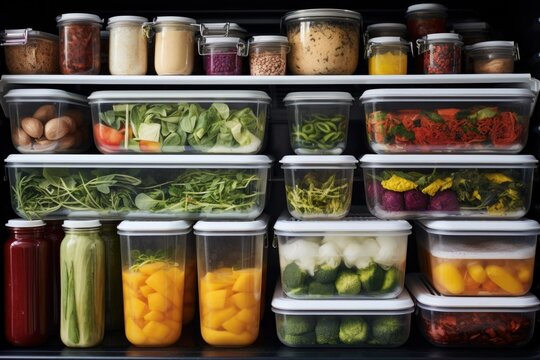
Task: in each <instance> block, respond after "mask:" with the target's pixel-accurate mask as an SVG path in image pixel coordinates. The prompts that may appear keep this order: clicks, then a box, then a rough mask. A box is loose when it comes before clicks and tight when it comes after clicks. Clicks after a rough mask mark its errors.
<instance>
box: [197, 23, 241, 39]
mask: <svg viewBox="0 0 540 360" xmlns="http://www.w3.org/2000/svg"><path fill="white" fill-rule="evenodd" d="M198 36H199V37H201V38H208V37H238V38H240V39H242V40H246V39H247V37H248V36H249V33H248V32H247V30H246V29H244V28H242V27H241V26H239V25H238V24H236V23H230V22H224V23H202V24H199V32H198Z"/></svg>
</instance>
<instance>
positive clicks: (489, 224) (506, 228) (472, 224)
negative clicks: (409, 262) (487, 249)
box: [418, 218, 540, 243]
mask: <svg viewBox="0 0 540 360" xmlns="http://www.w3.org/2000/svg"><path fill="white" fill-rule="evenodd" d="M418 223H419V224H420V225H421V226H422V227H424V228H425V229H427V230H428V231H429V232H430V233H431V234H437V235H456V236H466V235H478V236H480V235H486V234H490V235H491V234H498V235H501V236H508V235H516V236H524V235H538V234H540V224H538V222H536V221H534V220H531V219H526V218H522V219H518V220H470V219H467V220H419V221H418ZM535 243H536V242H535Z"/></svg>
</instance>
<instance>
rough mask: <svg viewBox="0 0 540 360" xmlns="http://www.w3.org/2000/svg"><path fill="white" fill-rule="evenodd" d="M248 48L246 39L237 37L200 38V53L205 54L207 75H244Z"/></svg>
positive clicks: (204, 60)
mask: <svg viewBox="0 0 540 360" xmlns="http://www.w3.org/2000/svg"><path fill="white" fill-rule="evenodd" d="M246 49H247V46H246V43H245V42H244V40H242V39H240V38H237V37H209V38H202V39H199V53H200V54H201V55H202V56H203V66H204V72H205V73H206V75H242V58H243V57H244V56H246Z"/></svg>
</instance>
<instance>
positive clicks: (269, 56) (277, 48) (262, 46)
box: [249, 35, 290, 75]
mask: <svg viewBox="0 0 540 360" xmlns="http://www.w3.org/2000/svg"><path fill="white" fill-rule="evenodd" d="M289 49H290V47H289V42H288V40H287V37H285V36H274V35H265V36H254V37H253V38H251V39H250V40H249V72H250V74H251V75H285V70H286V69H287V53H288V52H289Z"/></svg>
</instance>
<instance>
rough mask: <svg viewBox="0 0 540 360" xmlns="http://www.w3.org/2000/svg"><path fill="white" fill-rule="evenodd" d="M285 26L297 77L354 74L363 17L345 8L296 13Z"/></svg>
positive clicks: (290, 14) (290, 61)
mask: <svg viewBox="0 0 540 360" xmlns="http://www.w3.org/2000/svg"><path fill="white" fill-rule="evenodd" d="M282 21H283V23H284V24H285V27H286V29H287V38H288V39H289V44H290V45H291V51H290V53H289V58H288V60H287V64H288V66H289V70H290V72H291V73H292V74H294V75H352V74H353V73H354V72H355V70H356V67H357V65H358V58H359V54H360V36H361V28H362V16H361V15H360V13H357V12H355V11H351V10H342V9H308V10H296V11H291V12H288V13H287V14H285V16H284V17H283V20H282Z"/></svg>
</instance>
